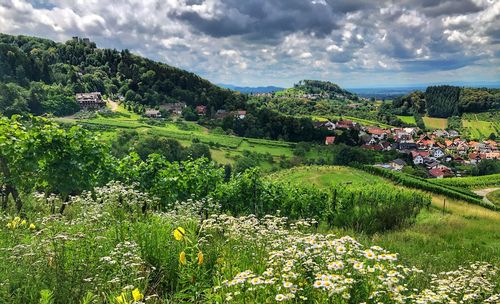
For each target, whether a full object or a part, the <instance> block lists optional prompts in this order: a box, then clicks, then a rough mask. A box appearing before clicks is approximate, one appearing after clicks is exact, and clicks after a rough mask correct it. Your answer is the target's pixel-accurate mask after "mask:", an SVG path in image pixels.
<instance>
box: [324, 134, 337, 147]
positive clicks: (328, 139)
mask: <svg viewBox="0 0 500 304" xmlns="http://www.w3.org/2000/svg"><path fill="white" fill-rule="evenodd" d="M334 142H335V136H327V137H326V138H325V145H327V146H328V145H333V143H334Z"/></svg>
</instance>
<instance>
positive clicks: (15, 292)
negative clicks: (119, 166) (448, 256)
mask: <svg viewBox="0 0 500 304" xmlns="http://www.w3.org/2000/svg"><path fill="white" fill-rule="evenodd" d="M49 198H50V200H53V201H50V202H49V207H47V202H48V200H47V196H45V195H37V196H35V197H34V198H33V199H32V200H31V202H30V204H31V205H32V209H28V210H27V211H26V213H25V214H23V215H22V216H18V217H12V216H8V215H3V216H1V217H0V223H1V228H0V302H2V303H23V304H24V303H47V304H50V303H85V304H90V303H127V304H132V303H276V302H285V303H298V302H304V303H483V302H486V303H497V302H498V299H499V296H498V293H499V289H500V286H499V283H498V282H499V280H498V279H499V267H498V265H489V264H486V263H475V264H473V265H470V266H463V267H462V268H459V269H457V270H456V271H450V272H446V273H440V274H435V275H433V274H425V273H422V271H420V270H419V269H416V268H414V267H411V266H408V265H405V263H404V261H400V259H399V256H398V254H397V253H392V252H389V251H387V250H384V249H383V248H380V247H378V246H371V247H366V246H364V245H363V244H361V243H359V242H358V241H356V240H355V239H354V238H352V237H349V236H344V237H339V236H336V235H334V234H331V233H328V231H324V230H322V229H323V228H321V227H322V226H321V225H318V222H317V221H316V220H315V219H293V220H291V219H290V218H287V217H283V216H279V215H274V216H272V215H262V216H259V217H257V216H255V215H246V216H236V215H230V214H226V213H224V212H223V211H222V210H221V205H220V204H219V203H218V202H217V201H216V200H213V199H205V200H186V201H184V202H177V203H172V204H171V205H169V206H168V208H167V210H168V212H165V211H157V209H156V206H158V200H157V199H156V198H154V197H151V196H150V195H148V194H145V193H142V192H139V191H137V190H135V188H134V187H133V186H126V185H123V184H121V183H118V182H111V183H109V184H107V185H105V186H104V187H99V188H96V189H94V191H92V192H84V193H82V194H81V195H79V196H75V197H71V198H70V199H69V200H68V201H67V202H66V204H67V206H66V208H65V212H64V214H62V215H54V214H52V213H51V212H50V209H51V207H50V205H51V204H52V203H54V204H61V203H62V202H61V201H58V200H57V198H55V197H50V196H49ZM160 210H165V208H164V206H162V208H161V209H160ZM276 213H277V214H279V212H278V211H277V210H276ZM318 227H319V228H318ZM422 282H426V283H425V284H424V285H425V286H424V287H421V286H422Z"/></svg>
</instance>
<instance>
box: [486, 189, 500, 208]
mask: <svg viewBox="0 0 500 304" xmlns="http://www.w3.org/2000/svg"><path fill="white" fill-rule="evenodd" d="M486 198H487V199H489V200H490V202H492V203H493V204H495V205H497V206H500V189H498V190H495V191H493V192H490V193H488V194H487V195H486Z"/></svg>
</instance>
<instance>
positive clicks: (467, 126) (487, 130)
mask: <svg viewBox="0 0 500 304" xmlns="http://www.w3.org/2000/svg"><path fill="white" fill-rule="evenodd" d="M462 127H463V128H464V130H465V132H466V133H467V135H468V136H469V137H470V138H474V139H485V138H487V137H488V136H490V134H492V133H493V134H495V135H496V136H499V135H500V133H499V131H500V123H495V122H489V121H481V120H467V119H462Z"/></svg>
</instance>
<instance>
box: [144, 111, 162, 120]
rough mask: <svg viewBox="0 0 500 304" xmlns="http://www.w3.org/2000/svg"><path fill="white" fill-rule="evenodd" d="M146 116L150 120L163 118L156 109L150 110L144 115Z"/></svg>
mask: <svg viewBox="0 0 500 304" xmlns="http://www.w3.org/2000/svg"><path fill="white" fill-rule="evenodd" d="M144 116H146V117H149V118H161V113H160V111H158V110H155V109H148V110H146V112H145V113H144Z"/></svg>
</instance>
